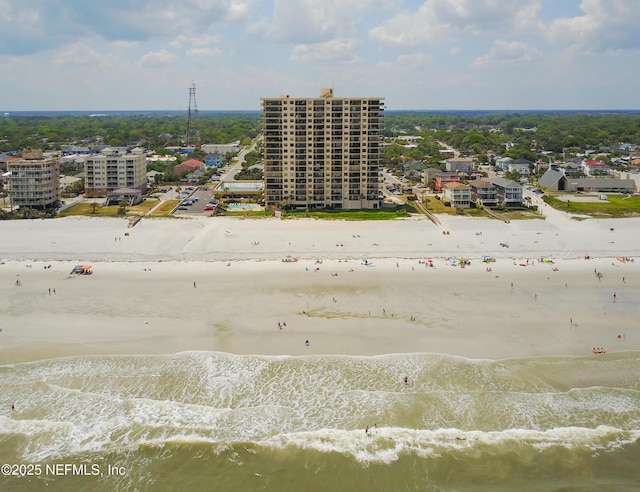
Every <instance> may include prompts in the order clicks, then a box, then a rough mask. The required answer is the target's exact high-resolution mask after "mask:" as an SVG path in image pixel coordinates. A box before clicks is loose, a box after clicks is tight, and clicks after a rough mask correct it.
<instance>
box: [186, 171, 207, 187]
mask: <svg viewBox="0 0 640 492" xmlns="http://www.w3.org/2000/svg"><path fill="white" fill-rule="evenodd" d="M203 176H204V170H203V169H202V168H201V167H200V168H198V169H195V170H193V171H192V172H190V173H189V174H187V176H186V177H185V179H186V181H187V183H195V184H197V183H199V182H200V179H201V178H202V177H203Z"/></svg>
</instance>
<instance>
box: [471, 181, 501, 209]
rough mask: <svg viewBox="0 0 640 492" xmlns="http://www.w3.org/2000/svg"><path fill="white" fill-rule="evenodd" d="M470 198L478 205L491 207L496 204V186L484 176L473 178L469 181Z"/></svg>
mask: <svg viewBox="0 0 640 492" xmlns="http://www.w3.org/2000/svg"><path fill="white" fill-rule="evenodd" d="M469 187H470V188H471V200H472V201H473V202H474V203H477V204H478V205H483V206H487V207H493V206H494V205H497V204H498V198H497V195H496V186H495V185H494V184H493V183H492V182H491V181H489V180H488V179H486V178H481V179H474V180H473V181H470V182H469Z"/></svg>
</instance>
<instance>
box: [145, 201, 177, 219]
mask: <svg viewBox="0 0 640 492" xmlns="http://www.w3.org/2000/svg"><path fill="white" fill-rule="evenodd" d="M178 203H180V200H165V201H163V202H162V204H161V205H160V206H159V207H158V208H156V209H155V210H154V211H153V213H152V214H151V215H150V216H149V217H171V216H170V215H169V214H170V213H171V211H172V210H173V209H174V208H176V207H177V206H178Z"/></svg>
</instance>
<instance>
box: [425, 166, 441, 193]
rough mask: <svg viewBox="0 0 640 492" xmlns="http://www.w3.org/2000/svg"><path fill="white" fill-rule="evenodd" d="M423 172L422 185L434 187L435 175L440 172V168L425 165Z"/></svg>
mask: <svg viewBox="0 0 640 492" xmlns="http://www.w3.org/2000/svg"><path fill="white" fill-rule="evenodd" d="M422 172H423V174H424V185H425V186H427V187H429V188H432V187H435V181H436V176H437V175H438V174H440V173H441V172H442V170H440V169H438V168H437V167H427V168H426V169H424V170H423V171H422Z"/></svg>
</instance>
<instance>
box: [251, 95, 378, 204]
mask: <svg viewBox="0 0 640 492" xmlns="http://www.w3.org/2000/svg"><path fill="white" fill-rule="evenodd" d="M383 99H384V98H380V97H371V98H364V97H359V98H335V97H333V89H322V90H321V93H320V97H318V98H291V97H289V96H288V95H283V96H280V97H277V98H263V99H262V125H263V131H264V148H263V151H264V190H265V202H266V203H265V204H266V206H267V207H268V208H272V209H273V208H280V207H286V206H290V207H295V208H308V209H314V208H343V209H360V208H378V207H379V206H380V204H381V202H382V198H381V191H380V184H379V182H380V178H379V169H380V168H381V165H382V154H383V148H382V127H383V111H384V107H383Z"/></svg>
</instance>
